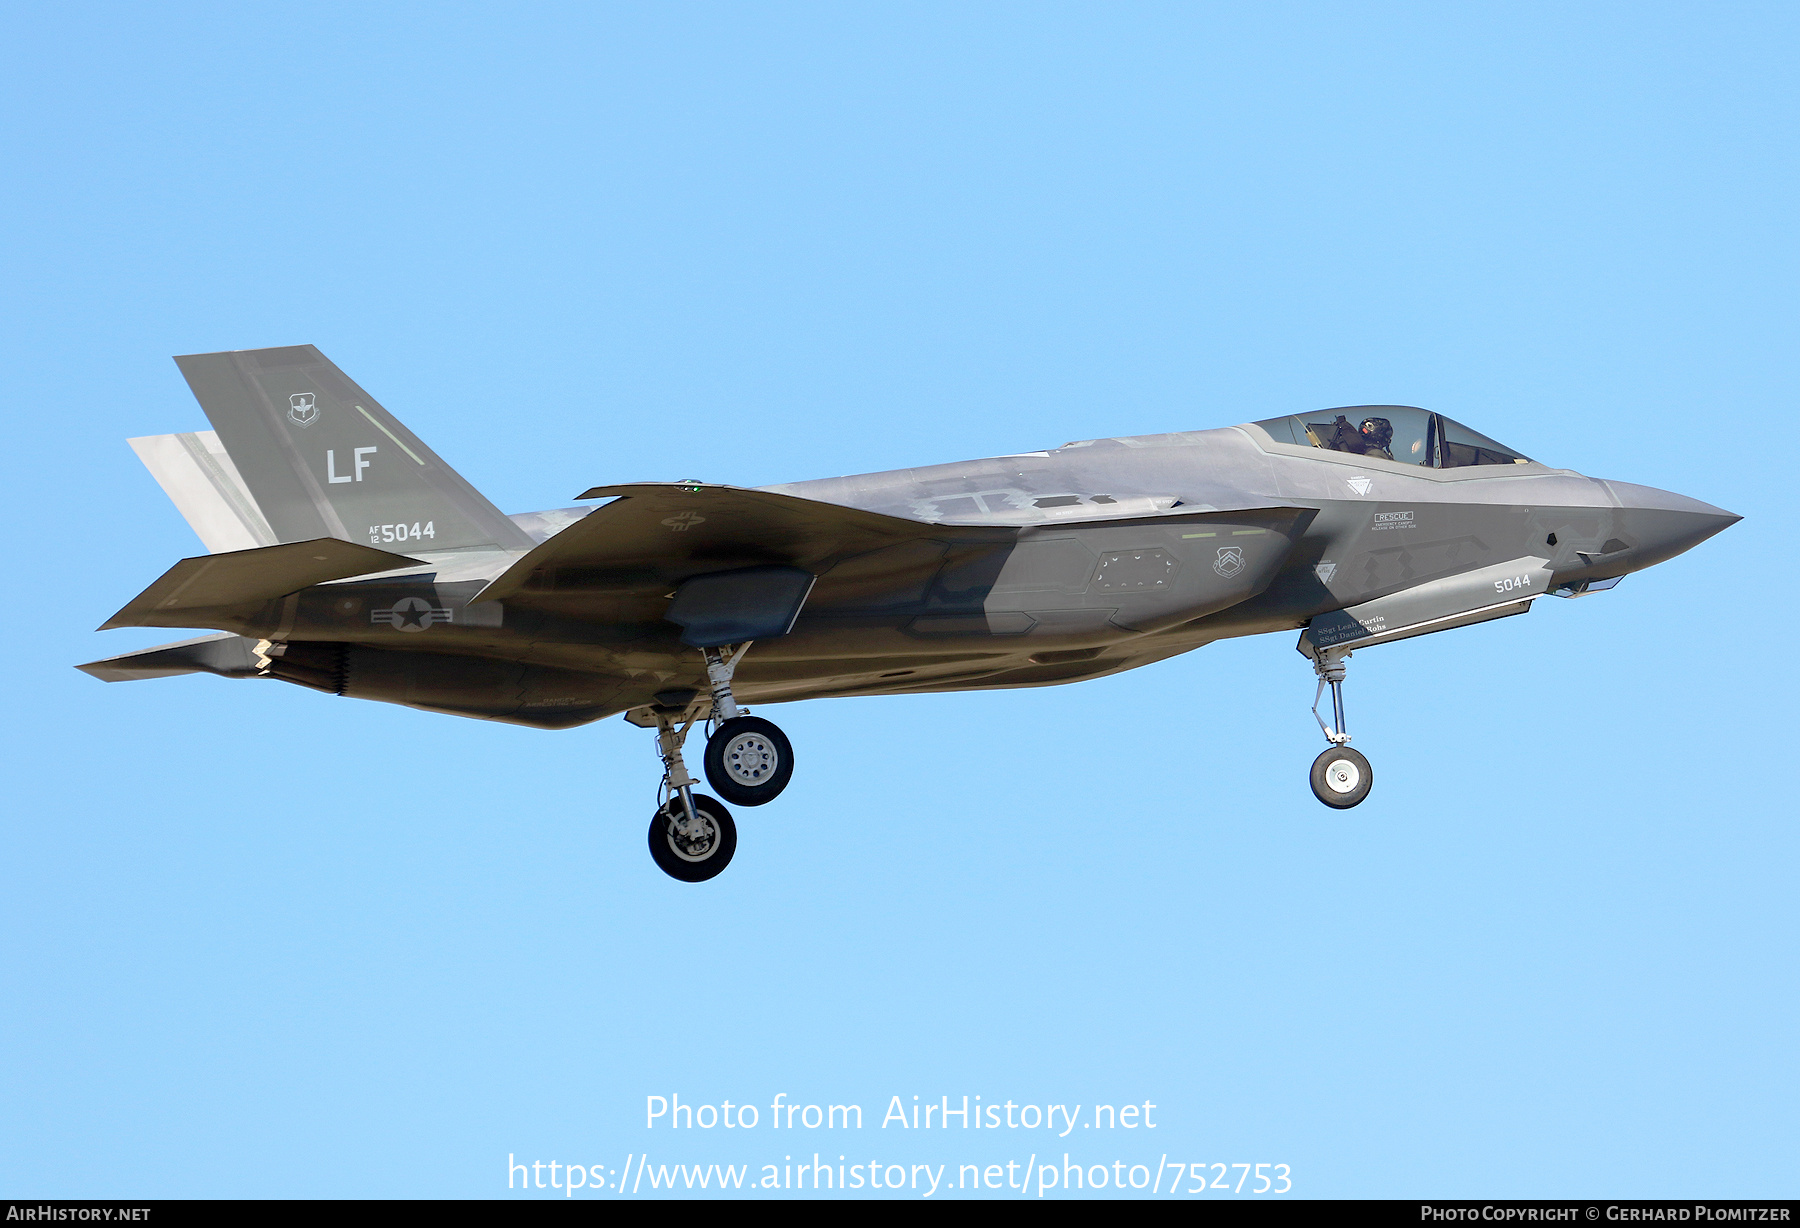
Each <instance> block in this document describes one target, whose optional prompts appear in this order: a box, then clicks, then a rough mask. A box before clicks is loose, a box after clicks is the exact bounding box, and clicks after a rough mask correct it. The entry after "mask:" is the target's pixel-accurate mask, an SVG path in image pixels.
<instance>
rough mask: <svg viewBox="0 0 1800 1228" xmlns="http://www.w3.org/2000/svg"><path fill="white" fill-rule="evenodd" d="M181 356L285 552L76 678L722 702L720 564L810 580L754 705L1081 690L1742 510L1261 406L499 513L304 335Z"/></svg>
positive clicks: (1578, 577) (178, 576)
mask: <svg viewBox="0 0 1800 1228" xmlns="http://www.w3.org/2000/svg"><path fill="white" fill-rule="evenodd" d="M177 362H178V363H179V364H180V365H181V368H182V371H183V373H184V374H185V375H186V376H187V377H188V379H189V382H190V384H191V386H192V387H193V388H194V391H195V394H196V396H197V397H198V398H199V400H200V402H201V404H202V406H203V408H205V410H206V412H207V414H208V416H209V417H210V418H211V419H212V423H213V426H214V429H215V430H216V431H217V434H218V439H219V440H220V441H222V443H223V446H224V448H225V450H226V451H227V452H228V453H229V457H230V459H231V460H232V461H234V462H235V464H236V470H237V473H238V474H241V480H242V485H243V487H244V489H243V490H242V491H235V492H234V491H232V490H226V489H223V488H222V487H221V490H220V492H219V493H218V495H217V496H216V497H217V498H218V499H225V500H227V501H229V502H230V503H231V506H232V507H234V508H235V507H238V506H239V505H241V504H244V503H245V502H248V503H249V504H250V511H248V512H240V513H239V514H240V515H246V516H247V515H250V514H254V515H255V516H257V517H258V518H259V520H258V521H257V524H258V526H259V531H260V532H264V533H266V532H267V531H268V527H270V526H272V527H273V530H274V531H275V533H276V534H277V536H278V537H279V538H280V540H281V541H282V542H283V543H286V544H284V545H278V546H273V547H266V548H263V549H260V550H250V551H240V552H238V553H236V554H215V555H211V556H208V557H207V558H205V559H201V560H187V561H185V562H184V563H181V564H177V566H176V567H175V568H174V569H171V571H170V573H168V575H166V576H165V577H164V578H163V579H162V580H159V581H158V582H157V584H155V585H152V586H151V588H150V589H148V590H146V592H145V593H144V594H143V595H142V596H140V598H138V599H137V600H135V601H134V602H133V603H131V604H130V605H128V606H127V607H126V608H125V609H124V610H121V611H120V613H119V614H118V615H115V616H114V618H113V619H112V620H109V622H108V624H107V625H108V626H121V625H153V626H179V627H209V628H219V629H222V630H223V631H225V632H227V633H229V635H228V636H226V637H208V638H205V639H202V640H197V641H187V642H184V643H183V644H180V645H173V646H165V647H164V648H160V649H149V650H146V651H144V652H141V653H131V654H125V655H124V656H121V657H115V658H110V659H108V660H107V661H102V662H95V663H93V664H91V665H87V666H83V667H81V668H83V669H85V670H87V671H88V672H89V673H92V674H94V675H95V676H97V677H101V678H104V679H106V680H108V681H117V680H123V679H126V678H135V677H158V676H166V675H169V674H172V673H182V672H211V673H218V674H221V675H224V676H233V677H242V676H265V677H276V678H280V679H283V680H285V681H289V682H294V683H297V684H300V685H304V686H309V687H313V688H315V689H320V690H325V691H330V692H333V693H336V694H340V695H348V696H352V697H356V698H365V699H374V700H381V701H384V702H391V703H400V704H405V705H407V706H411V707H416V708H423V709H427V710H431V711H439V712H449V713H454V714H457V715H462V716H473V717H480V718H485V719H493V720H503V721H509V722H513V723H518V724H525V725H532V726H537V727H542V728H564V727H568V726H572V725H579V724H583V723H586V722H589V721H593V720H597V719H599V718H602V717H605V716H609V715H613V714H616V713H620V712H630V714H631V716H632V718H633V719H634V720H638V721H640V722H641V721H643V720H645V719H647V715H646V714H647V713H648V711H649V705H653V704H657V703H662V704H665V705H668V706H670V707H672V708H689V707H690V703H691V708H692V710H698V708H699V705H701V704H703V703H704V702H705V701H704V700H703V699H695V698H693V697H694V696H695V695H696V694H698V693H703V692H704V690H705V685H704V670H703V667H702V663H701V658H700V654H699V652H698V651H696V650H695V649H694V648H691V647H688V646H685V645H683V644H682V643H681V634H682V629H681V627H679V626H677V625H676V624H674V623H672V622H670V621H668V619H667V618H666V617H665V616H666V615H667V614H668V612H669V608H670V604H671V601H672V600H673V599H674V597H675V594H676V593H677V592H678V591H679V590H680V588H681V586H682V584H684V583H685V582H686V581H687V580H689V579H690V578H693V577H698V576H707V577H713V578H714V579H712V580H709V583H710V584H713V585H714V586H715V587H716V585H717V584H720V583H724V584H729V583H730V581H729V579H728V578H727V579H725V580H718V579H717V577H718V575H719V573H725V572H732V571H736V570H739V569H751V568H758V569H764V570H765V571H766V569H768V568H770V567H783V568H799V569H802V570H804V571H805V572H807V573H808V574H811V575H814V576H816V577H817V580H816V583H815V584H814V585H813V587H812V590H811V593H810V595H809V596H807V597H806V598H805V604H804V606H803V607H802V608H801V610H800V614H799V617H798V619H797V620H796V621H795V622H794V623H793V625H792V629H791V630H790V631H789V632H788V633H787V634H786V635H783V636H780V637H779V638H774V639H765V640H760V641H758V642H757V643H756V645H755V647H754V648H753V649H752V650H751V651H750V653H749V654H748V655H747V656H746V657H745V658H744V660H743V662H742V664H741V665H740V666H739V668H738V673H737V679H736V683H735V689H736V692H737V695H738V698H739V699H740V701H742V702H744V703H751V704H754V703H773V702H784V701H790V700H798V699H810V698H818V697H823V696H843V695H870V694H896V693H907V692H925V691H951V690H975V689H984V688H998V687H1021V686H1044V685H1051V684H1056V683H1063V682H1074V681H1078V680H1081V679H1083V678H1092V677H1098V676H1101V675H1104V674H1110V673H1116V672H1118V671H1120V670H1125V669H1131V668H1135V667H1137V666H1140V665H1146V664H1149V663H1150V662H1153V661H1157V660H1161V659H1163V658H1165V657H1170V656H1174V655H1176V654H1178V653H1183V652H1188V651H1190V650H1192V649H1194V648H1198V647H1200V646H1202V645H1204V644H1207V643H1209V642H1211V641H1213V640H1217V639H1222V638H1227V637H1231V636H1241V635H1255V634H1261V633H1264V632H1270V631H1284V630H1285V631H1292V630H1301V629H1306V628H1308V627H1309V626H1310V627H1311V630H1310V631H1308V637H1309V638H1308V639H1306V640H1303V648H1304V647H1307V646H1310V644H1312V643H1313V642H1314V641H1319V642H1323V643H1324V644H1325V646H1327V647H1329V646H1332V645H1334V644H1335V645H1344V646H1355V645H1356V644H1358V643H1379V642H1383V641H1385V640H1387V639H1393V638H1403V636H1404V635H1406V634H1421V633H1425V632H1428V631H1435V630H1440V629H1446V628H1448V627H1452V626H1461V625H1466V624H1467V623H1470V622H1476V621H1482V620H1484V619H1486V618H1492V617H1500V616H1504V615H1505V614H1511V613H1521V612H1523V611H1524V610H1525V609H1526V608H1528V607H1529V604H1530V602H1531V601H1532V600H1534V599H1535V598H1537V597H1539V596H1543V595H1544V594H1545V593H1546V592H1547V591H1548V590H1550V589H1551V588H1553V587H1557V586H1562V587H1565V588H1567V587H1579V586H1580V585H1581V583H1582V582H1584V581H1592V580H1599V579H1611V578H1614V577H1618V576H1622V575H1625V574H1627V573H1629V572H1633V571H1637V570H1641V569H1642V568H1644V567H1648V566H1651V565H1653V564H1655V563H1657V562H1660V561H1662V560H1664V559H1667V558H1670V557H1672V556H1673V555H1675V554H1678V553H1680V552H1681V551H1683V550H1686V549H1688V548H1689V547H1691V546H1693V545H1695V544H1697V543H1698V542H1700V541H1702V540H1704V539H1705V538H1707V537H1709V536H1711V535H1712V534H1714V533H1716V532H1719V531H1720V530H1721V529H1723V528H1725V527H1726V526H1728V525H1730V524H1731V523H1733V522H1735V521H1736V520H1737V519H1738V518H1737V517H1735V516H1733V515H1732V514H1731V513H1729V512H1725V511H1722V510H1721V509H1719V508H1716V507H1712V506H1710V505H1708V504H1705V503H1700V502H1698V501H1696V500H1692V499H1688V498H1685V497H1683V496H1681V495H1676V494H1672V493H1670V492H1667V491H1660V490H1654V489H1651V488H1648V487H1641V486H1631V485H1626V484H1623V483H1617V482H1603V481H1599V480H1596V479H1592V478H1587V477H1583V476H1582V475H1580V474H1577V473H1574V472H1572V471H1569V470H1559V469H1552V468H1550V467H1548V466H1545V465H1542V464H1537V463H1535V462H1533V463H1521V464H1513V465H1482V466H1471V467H1467V468H1458V469H1431V468H1421V467H1420V466H1417V465H1412V464H1406V463H1402V462H1396V461H1388V460H1381V459H1377V458H1374V457H1370V456H1357V455H1350V454H1345V453H1339V452H1333V451H1327V450H1322V449H1319V448H1314V447H1310V446H1302V445H1297V444H1294V443H1289V442H1278V441H1277V440H1276V439H1274V438H1273V437H1272V436H1271V435H1269V434H1268V433H1267V432H1266V431H1265V430H1264V429H1263V428H1262V427H1260V426H1257V425H1255V424H1243V425H1239V426H1233V427H1224V428H1220V429H1216V430H1203V431H1189V432H1178V433H1174V434H1166V435H1150V436H1140V437H1136V438H1121V439H1098V440H1087V441H1082V442H1078V443H1072V444H1067V445H1065V446H1063V447H1061V448H1055V449H1051V450H1047V451H1041V452H1029V453H1021V454H1018V455H1013V456H1002V457H992V458H988V459H985V460H976V461H965V462H960V463H956V464H948V465H937V466H932V467H929V468H920V469H908V470H895V471H890V472H886V473H873V474H862V475H856V476H851V477H841V478H828V479H821V480H815V481H806V482H795V483H788V484H783V485H777V486H769V487H762V488H758V489H757V490H754V491H751V490H742V489H738V488H731V487H720V486H711V485H707V484H703V483H682V484H673V483H663V484H640V485H634V486H627V487H599V488H596V489H595V490H594V491H591V492H589V496H592V497H601V496H608V495H611V496H617V497H616V498H614V499H613V501H612V502H610V503H608V504H606V505H604V506H602V507H600V508H598V509H596V510H594V511H591V512H589V511H587V510H586V509H564V510H561V511H554V512H539V513H525V514H521V515H516V516H512V517H507V516H504V515H502V514H501V513H500V512H499V511H498V510H497V509H495V508H493V506H492V505H491V504H489V503H488V502H487V501H486V500H485V499H483V498H482V497H481V496H480V494H479V493H477V492H476V491H475V490H474V488H473V487H470V486H469V485H468V484H467V483H466V482H464V481H463V480H462V479H461V478H460V477H459V476H458V475H456V474H455V473H454V471H452V470H450V469H449V467H448V466H447V465H444V463H443V462H442V461H441V460H439V459H438V458H437V456H436V455H435V454H434V453H432V452H431V451H430V450H429V449H428V448H426V446H425V445H424V444H423V443H422V442H420V441H419V440H418V439H417V437H416V436H413V435H412V434H411V432H409V431H407V429H406V428H405V427H404V426H402V425H401V424H400V423H399V422H398V421H397V420H395V419H394V418H393V417H392V416H391V415H389V414H388V413H387V412H386V410H384V409H383V408H382V407H381V406H380V405H379V404H378V403H376V402H375V401H374V399H373V398H371V397H369V396H368V394H367V393H366V392H364V391H363V390H362V389H361V388H359V387H358V386H356V385H354V384H353V383H351V382H350V381H349V380H348V379H347V378H346V377H344V375H343V374H342V372H340V371H338V370H337V368H336V367H335V366H332V365H331V364H330V363H329V362H328V361H327V360H326V359H325V358H324V357H323V355H321V354H319V352H318V351H317V350H315V349H313V348H312V347H310V346H294V347H284V348H282V349H279V350H264V351H237V352H231V353H225V354H211V355H194V356H189V357H185V358H180V359H177ZM1331 412H1337V411H1331ZM1358 412H1361V411H1360V410H1359V411H1358ZM157 438H159V439H167V438H171V437H157ZM152 442H153V441H152ZM139 450H140V454H141V455H145V456H146V463H151V460H150V455H149V452H150V451H153V450H154V449H149V448H148V446H147V445H140V446H139ZM192 450H193V449H192V447H191V446H189V447H188V451H189V452H192ZM162 451H163V452H165V453H167V454H169V455H171V456H174V455H176V451H175V449H173V448H172V447H164V448H163V449H162ZM170 463H171V464H174V463H175V462H173V461H171V462H170ZM153 471H155V472H156V473H157V476H158V479H159V480H160V481H163V482H164V485H165V487H166V488H170V493H171V496H172V497H174V496H175V495H176V493H177V492H176V490H175V489H174V488H173V487H172V484H171V483H172V481H175V480H178V479H171V478H170V477H168V476H167V475H166V474H165V473H164V472H163V471H161V470H157V469H155V466H154V465H153ZM219 471H220V472H222V471H223V470H222V469H221V470H219ZM209 472H210V471H209ZM196 480H197V479H196ZM208 480H209V481H211V482H212V483H213V484H214V485H219V484H220V482H221V479H220V478H219V477H218V476H217V473H216V472H215V473H213V474H212V476H211V477H209V479H208ZM205 493H206V492H204V491H201V492H199V494H194V495H193V499H194V500H197V499H199V498H200V497H201V496H202V495H205ZM190 494H192V492H190ZM207 497H213V496H207ZM190 501H192V500H190ZM177 502H178V505H180V506H181V507H182V510H183V512H184V514H188V515H189V517H190V520H194V518H195V516H196V515H198V513H195V512H190V510H189V502H184V501H183V499H180V498H178V499H177ZM216 506H223V504H217V505H216ZM396 526H398V531H399V537H398V538H395V537H394V531H395V529H396ZM197 527H198V525H197ZM427 528H429V529H430V530H431V531H432V535H431V536H421V533H422V532H423V531H424V530H425V529H427ZM246 531H247V532H248V531H249V530H248V529H247V530H246ZM1552 537H1554V542H1553V543H1552V541H1551V539H1552ZM332 538H335V539H339V540H337V541H325V542H321V541H320V540H319V539H332ZM308 543H310V546H309V545H308ZM347 543H353V544H347ZM311 546H316V547H318V548H317V549H316V550H315V549H312V548H311ZM184 568H185V569H187V570H185V571H184V570H183V569H184ZM784 617H785V616H784ZM747 625H748V624H747ZM231 637H241V638H238V639H235V640H234V639H232V638H231Z"/></svg>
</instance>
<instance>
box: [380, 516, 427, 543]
mask: <svg viewBox="0 0 1800 1228" xmlns="http://www.w3.org/2000/svg"><path fill="white" fill-rule="evenodd" d="M436 536H437V529H436V528H434V527H433V522H432V521H429V520H427V521H426V522H425V523H424V524H423V525H420V524H419V523H418V522H417V521H414V522H413V523H412V524H372V525H370V526H369V544H370V545H371V546H379V545H382V544H383V543H385V542H403V541H425V540H427V539H429V538H434V537H436Z"/></svg>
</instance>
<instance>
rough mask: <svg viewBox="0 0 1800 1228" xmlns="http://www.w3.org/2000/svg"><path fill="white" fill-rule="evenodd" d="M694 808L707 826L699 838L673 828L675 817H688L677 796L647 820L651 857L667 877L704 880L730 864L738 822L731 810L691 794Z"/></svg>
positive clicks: (701, 796) (696, 880)
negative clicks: (733, 817) (733, 819)
mask: <svg viewBox="0 0 1800 1228" xmlns="http://www.w3.org/2000/svg"><path fill="white" fill-rule="evenodd" d="M694 809H696V810H698V811H699V812H700V822H701V823H702V825H704V826H705V827H706V829H707V830H706V831H705V832H704V833H702V836H701V838H700V839H699V840H691V839H688V838H687V837H685V836H683V835H682V833H681V832H679V831H677V830H676V826H675V825H676V821H677V819H685V818H686V817H687V814H686V811H685V809H684V808H683V807H682V804H681V798H680V796H679V795H677V796H675V797H671V798H670V799H669V802H668V804H667V805H666V806H664V807H663V808H662V809H661V810H658V811H657V812H656V814H655V815H654V816H653V817H652V818H651V820H650V856H651V859H652V860H654V861H655V862H656V864H657V866H658V868H660V869H661V870H662V872H663V873H664V874H667V875H668V876H669V877H670V878H678V879H680V880H681V881H682V882H684V883H703V882H705V881H706V880H707V879H709V878H712V877H714V876H716V875H718V874H719V873H720V872H722V871H723V870H724V869H725V867H726V866H728V865H730V864H731V856H732V854H733V853H736V852H737V824H736V823H733V822H732V821H731V812H730V811H729V810H727V809H725V807H724V806H722V805H721V804H719V803H718V802H715V801H714V800H713V799H712V798H710V797H706V796H704V795H703V794H699V793H696V794H695V795H694Z"/></svg>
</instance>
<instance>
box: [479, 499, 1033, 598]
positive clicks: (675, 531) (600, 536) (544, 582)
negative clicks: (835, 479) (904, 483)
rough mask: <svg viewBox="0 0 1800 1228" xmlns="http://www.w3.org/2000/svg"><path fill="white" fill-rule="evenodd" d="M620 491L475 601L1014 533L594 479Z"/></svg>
mask: <svg viewBox="0 0 1800 1228" xmlns="http://www.w3.org/2000/svg"><path fill="white" fill-rule="evenodd" d="M608 495H612V496H617V497H616V498H615V499H614V501H613V502H611V503H608V504H606V505H605V506H603V507H599V508H596V509H595V510H594V511H592V512H590V513H588V514H587V515H586V516H584V517H582V518H581V519H580V520H578V521H576V522H575V523H574V524H572V525H570V526H569V527H568V528H566V529H564V530H563V531H562V532H560V533H558V534H557V535H556V536H554V537H552V538H550V539H549V540H548V541H546V542H544V543H543V544H542V545H540V546H538V547H537V548H536V549H535V550H533V551H531V552H530V553H529V554H527V555H525V557H523V558H521V559H520V560H519V561H518V562H516V563H514V564H513V565H512V566H511V567H510V568H508V569H507V570H506V572H505V573H504V574H503V575H501V576H500V577H498V578H497V579H495V580H494V581H493V582H492V583H491V584H489V585H488V586H487V587H486V588H484V589H483V590H482V591H481V593H480V594H479V595H478V596H477V597H476V598H475V600H476V601H495V600H499V599H501V598H505V599H507V600H509V601H512V602H515V603H519V604H526V605H542V604H546V603H548V602H550V601H551V600H553V599H552V598H551V596H550V594H551V590H553V589H555V590H559V591H561V592H563V593H569V592H571V591H586V592H588V593H590V594H592V593H598V592H609V591H610V592H613V593H617V594H619V595H621V596H624V595H627V594H634V595H635V594H647V593H652V592H654V593H655V594H656V595H657V596H659V597H660V596H666V595H667V594H668V593H669V592H670V591H671V590H672V589H674V588H675V587H676V586H677V585H679V584H680V583H681V582H682V581H683V580H686V579H688V578H689V577H690V576H695V575H699V574H702V573H705V572H713V571H721V570H726V569H733V568H741V567H757V566H767V565H778V566H788V567H798V568H802V569H803V570H806V571H810V572H813V573H814V574H817V573H819V572H822V571H825V570H827V569H828V568H829V567H830V566H831V565H832V564H833V563H834V562H836V561H837V560H839V559H842V558H846V557H848V556H851V555H856V554H864V553H867V552H869V551H872V550H879V549H881V548H882V547H884V546H891V545H894V544H895V543H897V542H903V541H911V540H917V539H920V538H927V537H938V538H942V537H945V536H954V537H957V538H964V537H971V536H973V537H976V538H979V539H981V540H993V541H1003V540H1007V539H1010V538H1011V537H1012V536H1013V535H1014V533H1015V532H1016V529H1014V528H1012V527H1010V526H1007V527H999V528H994V529H987V528H966V527H956V528H951V527H949V526H945V525H936V524H930V523H927V522H925V521H921V520H905V519H902V518H901V517H898V516H887V515H883V514H882V513H880V512H868V511H863V510H862V509H860V508H854V507H845V506H843V505H841V504H837V503H821V502H819V501H817V500H815V499H802V498H799V497H797V496H795V495H783V494H775V493H773V492H770V491H760V490H746V489H744V488H741V487H733V486H709V485H703V484H700V483H689V484H678V483H672V482H640V483H634V484H632V485H626V486H596V487H594V488H593V489H592V490H590V491H587V492H586V493H585V494H583V495H581V496H580V497H581V498H583V499H598V498H602V497H605V496H608Z"/></svg>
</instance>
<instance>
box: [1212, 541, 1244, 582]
mask: <svg viewBox="0 0 1800 1228" xmlns="http://www.w3.org/2000/svg"><path fill="white" fill-rule="evenodd" d="M1213 570H1214V571H1216V572H1218V573H1219V574H1220V575H1222V576H1224V577H1225V578H1226V579H1227V580H1229V579H1231V577H1233V576H1235V575H1237V573H1238V572H1240V571H1242V570H1244V548H1243V547H1242V546H1220V547H1219V557H1218V558H1216V559H1214V560H1213Z"/></svg>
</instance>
